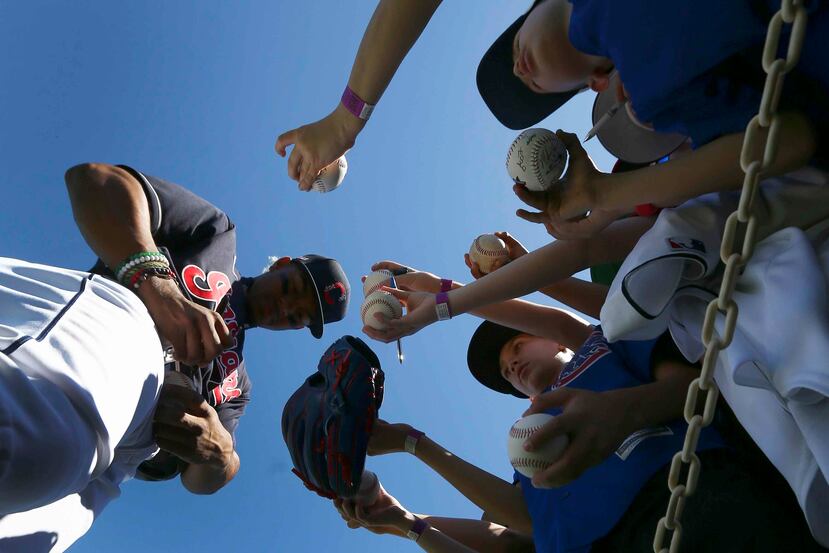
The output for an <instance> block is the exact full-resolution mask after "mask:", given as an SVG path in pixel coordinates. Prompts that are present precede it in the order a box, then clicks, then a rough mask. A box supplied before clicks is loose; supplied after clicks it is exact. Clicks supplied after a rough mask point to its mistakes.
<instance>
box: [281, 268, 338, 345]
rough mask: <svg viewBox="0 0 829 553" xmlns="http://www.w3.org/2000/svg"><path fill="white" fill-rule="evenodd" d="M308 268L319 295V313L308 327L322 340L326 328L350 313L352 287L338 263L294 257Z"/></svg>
mask: <svg viewBox="0 0 829 553" xmlns="http://www.w3.org/2000/svg"><path fill="white" fill-rule="evenodd" d="M292 261H294V262H296V263H297V264H298V265H300V266H301V267H302V268H304V269H305V271H306V273H307V274H308V276H309V277H311V282H312V283H313V284H314V290H316V292H317V305H318V310H317V313H316V314H315V316H313V317H312V318H311V322H310V324H309V325H308V328H309V329H310V330H311V335H313V336H314V338H322V329H323V325H325V324H328V323H333V322H336V321H339V320H342V318H343V317H345V314H346V312H347V311H348V300H349V299H350V298H351V285H350V284H349V283H348V278H347V277H346V276H345V272H344V271H343V268H342V267H341V266H340V264H339V263H337V261H336V260H334V259H330V258H328V257H323V256H321V255H314V254H308V255H303V256H302V257H295V258H293V260H292Z"/></svg>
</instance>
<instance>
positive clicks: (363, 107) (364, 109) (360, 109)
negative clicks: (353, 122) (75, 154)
mask: <svg viewBox="0 0 829 553" xmlns="http://www.w3.org/2000/svg"><path fill="white" fill-rule="evenodd" d="M340 101H341V102H342V104H343V106H344V107H345V109H347V110H348V111H349V112H351V113H352V114H353V115H354V117H357V118H359V119H362V120H363V121H368V118H369V117H371V112H372V111H374V106H373V105H371V104H368V103H366V101H365V100H363V99H362V98H360V97H359V96H357V94H355V93H354V91H353V90H351V88H350V87H349V86H347V85H346V87H345V90H344V91H343V97H342V98H341V99H340Z"/></svg>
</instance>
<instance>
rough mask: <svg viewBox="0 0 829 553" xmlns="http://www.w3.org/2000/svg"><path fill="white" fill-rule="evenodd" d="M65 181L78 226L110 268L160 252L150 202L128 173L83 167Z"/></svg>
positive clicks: (74, 169)
mask: <svg viewBox="0 0 829 553" xmlns="http://www.w3.org/2000/svg"><path fill="white" fill-rule="evenodd" d="M65 179H66V187H67V190H68V192H69V200H70V202H71V204H72V213H73V214H74V217H75V222H76V223H77V225H78V228H79V229H80V231H81V234H82V235H83V237H84V239H85V240H86V242H87V244H89V247H90V248H92V251H94V252H95V254H96V255H97V256H98V257H100V258H101V259H102V260H103V261H104V263H106V264H107V266H109V267H113V268H114V267H116V266H117V265H118V264H119V263H121V261H123V260H124V259H126V258H127V257H129V256H130V255H132V254H134V253H136V252H140V251H154V250H156V249H157V248H156V245H155V242H154V240H153V237H152V233H151V231H150V211H149V206H148V204H147V198H146V196H145V195H144V191H143V189H142V187H141V184H140V183H139V182H138V181H137V180H135V178H133V176H132V175H130V174H129V173H128V172H127V171H125V170H123V169H120V168H118V167H114V166H111V165H103V164H82V165H76V166H75V167H72V168H71V169H69V170H68V171H67V172H66V177H65Z"/></svg>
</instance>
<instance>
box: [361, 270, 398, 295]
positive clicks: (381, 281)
mask: <svg viewBox="0 0 829 553" xmlns="http://www.w3.org/2000/svg"><path fill="white" fill-rule="evenodd" d="M392 276H393V275H392V272H391V271H389V270H388V269H380V270H378V271H374V272H372V273H371V274H369V275H368V276H366V279H365V280H364V281H363V296H368V295H369V294H371V293H372V292H376V291H377V290H379V289H380V287H381V286H389V285H390V284H391V278H392Z"/></svg>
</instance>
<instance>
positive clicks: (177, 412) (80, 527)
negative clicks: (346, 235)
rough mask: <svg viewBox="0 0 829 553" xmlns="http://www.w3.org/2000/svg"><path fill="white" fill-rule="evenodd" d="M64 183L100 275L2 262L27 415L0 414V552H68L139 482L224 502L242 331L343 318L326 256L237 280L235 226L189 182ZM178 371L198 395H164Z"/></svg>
mask: <svg viewBox="0 0 829 553" xmlns="http://www.w3.org/2000/svg"><path fill="white" fill-rule="evenodd" d="M66 182H67V187H68V190H69V196H70V200H71V203H72V209H73V212H74V215H75V220H76V222H77V224H78V227H79V228H80V230H81V233H82V234H83V235H84V238H85V239H86V240H87V243H88V244H89V245H90V247H91V248H92V250H93V251H94V252H95V253H96V254H98V256H99V260H98V262H97V263H96V264H95V266H94V267H93V269H92V270H91V271H90V272H89V273H85V272H78V271H68V270H65V269H59V268H54V267H45V266H35V265H30V264H26V263H25V262H20V261H16V260H5V263H4V264H3V265H2V267H3V269H2V275H3V278H4V279H5V280H4V282H3V285H2V288H0V297H1V298H2V300H0V301H2V304H3V310H2V319H0V321H2V322H0V328H3V330H4V332H3V333H2V335H3V336H4V339H5V337H8V339H7V340H6V341H4V342H0V346H2V347H3V350H2V355H0V369H2V371H3V372H2V373H0V374H2V378H3V379H4V385H3V386H2V389H3V391H2V392H0V393H6V394H11V395H13V397H17V398H18V399H17V403H20V404H22V405H23V406H25V409H24V408H21V409H20V410H19V411H18V410H15V409H12V407H13V406H14V405H15V403H14V402H11V401H8V402H7V401H3V407H2V411H0V413H2V415H0V416H2V417H3V419H0V428H2V429H3V432H4V433H5V434H7V437H8V439H5V438H4V439H3V440H2V444H3V446H6V445H7V444H11V446H9V447H10V448H9V449H6V451H5V453H6V454H5V455H4V456H2V457H0V463H6V465H7V467H8V468H7V469H6V470H3V471H0V474H2V478H3V480H2V481H0V482H2V483H0V498H2V499H0V506H2V509H3V510H2V513H0V514H2V515H3V518H2V519H0V550H5V548H6V547H8V548H10V547H11V546H12V545H11V544H15V546H17V544H20V543H22V544H24V546H23V547H24V550H26V551H41V550H42V551H59V550H63V549H65V548H66V547H68V546H69V545H71V543H72V542H73V541H74V540H75V539H77V538H78V537H79V536H80V535H82V534H83V533H84V532H85V531H86V530H87V529H88V528H89V526H90V525H91V523H92V521H93V520H94V518H95V516H97V515H98V514H99V513H100V511H101V510H102V509H103V507H104V506H105V505H106V504H107V503H108V502H109V501H110V500H112V499H113V498H114V497H117V495H118V494H119V491H118V486H119V484H120V483H121V482H122V481H123V480H125V479H126V478H129V477H131V476H132V475H133V474H135V475H136V476H138V477H139V478H142V479H145V480H161V479H169V478H173V477H175V476H177V475H180V479H181V482H182V485H183V486H184V487H185V488H186V489H188V490H189V491H191V492H193V493H213V492H215V491H216V490H218V489H220V488H221V487H222V486H224V485H225V484H227V482H229V481H230V480H231V479H232V478H233V477H234V475H235V474H236V471H237V470H238V468H239V458H238V455H237V454H236V451H235V437H234V434H235V429H236V427H237V425H238V422H239V418H240V417H241V416H242V414H243V413H244V410H245V406H246V404H247V402H248V399H249V394H250V381H249V380H248V376H247V372H246V368H245V361H244V354H243V346H244V340H245V332H246V330H247V329H249V328H252V327H256V326H259V327H262V328H268V329H272V330H282V329H289V328H302V327H308V328H309V329H310V331H311V333H312V334H313V335H314V336H315V337H320V336H321V335H322V330H323V324H326V323H330V322H334V321H337V320H340V319H341V318H342V317H343V316H344V315H345V313H346V310H347V306H348V299H349V294H350V287H349V283H348V280H347V279H346V277H345V275H344V274H343V272H342V269H341V267H340V266H339V264H338V263H337V262H336V261H334V260H332V259H328V258H325V257H321V256H316V255H308V256H303V257H299V258H295V259H291V258H288V257H282V258H279V259H277V260H276V261H275V262H274V263H273V264H272V265H271V266H270V268H269V270H268V271H267V272H266V273H264V274H262V275H259V276H257V277H252V278H251V277H241V276H240V275H239V274H238V273H237V272H236V269H235V261H236V243H235V240H236V236H235V225H234V224H233V223H232V222H231V221H230V219H229V218H228V217H227V216H226V215H225V214H224V213H223V212H222V211H220V210H219V209H217V208H216V207H215V206H213V205H211V204H209V203H208V202H206V201H205V200H203V199H201V198H199V197H198V196H196V195H194V194H192V193H191V192H189V191H187V190H185V189H184V188H182V187H180V186H178V185H175V184H173V183H169V182H166V181H164V180H161V179H157V178H154V177H151V176H147V175H144V174H143V173H141V172H139V171H137V170H135V169H132V168H129V167H125V166H119V167H116V166H110V165H99V164H84V165H79V166H76V167H73V168H71V169H69V170H68V171H67V174H66ZM115 281H117V282H115ZM88 304H91V307H90V306H89V305H88ZM165 365H166V366H165ZM171 370H175V371H177V372H178V373H179V375H178V380H177V381H178V382H182V381H184V382H186V384H187V385H184V386H181V385H179V386H174V385H171V384H167V385H164V387H163V388H162V387H161V384H162V382H163V381H164V380H165V372H167V374H170V373H169V371H171ZM181 377H184V378H183V379H182V378H181ZM166 378H172V377H166ZM7 383H8V384H7ZM18 388H21V389H22V390H23V391H21V392H17V391H16V390H17V389H18ZM44 388H45V390H44ZM24 392H25V393H24ZM6 406H9V408H8V409H7V408H6ZM156 446H157V447H156ZM158 448H160V452H158V453H157V454H156V455H154V456H153V453H155V452H156V451H157V449H158ZM52 465H54V466H52ZM20 490H25V493H21V492H20ZM44 536H45V537H44ZM47 537H48V539H46V538H47ZM7 544H8V545H7ZM47 545H48V547H52V549H49V548H48V547H47Z"/></svg>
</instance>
